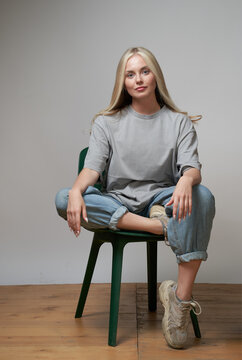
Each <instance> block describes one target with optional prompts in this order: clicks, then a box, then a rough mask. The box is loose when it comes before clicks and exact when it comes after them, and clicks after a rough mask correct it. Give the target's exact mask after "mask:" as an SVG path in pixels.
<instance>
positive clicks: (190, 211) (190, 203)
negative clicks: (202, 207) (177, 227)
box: [188, 196, 192, 216]
mask: <svg viewBox="0 0 242 360" xmlns="http://www.w3.org/2000/svg"><path fill="white" fill-rule="evenodd" d="M188 207H189V210H188V211H189V213H188V214H189V216H191V213H192V197H191V196H190V197H189V205H188Z"/></svg>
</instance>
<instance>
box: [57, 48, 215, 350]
mask: <svg viewBox="0 0 242 360" xmlns="http://www.w3.org/2000/svg"><path fill="white" fill-rule="evenodd" d="M200 169H201V164H200V162H199V159H198V153H197V136H196V132H195V129H194V126H193V123H192V121H191V118H190V117H188V116H187V113H185V112H181V111H180V110H179V109H178V108H177V107H176V106H175V104H174V103H173V101H172V100H171V98H170V96H169V93H168V91H167V88H166V84H165V80H164V77H163V74H162V71H161V69H160V66H159V64H158V63H157V60H156V59H155V57H154V55H153V54H152V53H151V52H150V51H149V50H147V49H145V48H143V47H137V48H130V49H128V50H127V51H126V52H125V53H124V54H123V56H122V58H121V60H120V62H119V65H118V68H117V74H116V81H115V86H114V90H113V94H112V99H111V102H110V105H109V106H108V107H107V108H106V109H105V110H103V111H101V112H99V113H98V114H97V115H96V116H95V118H94V123H93V127H92V133H91V137H90V142H89V150H88V153H87V156H86V159H85V164H84V168H83V170H82V171H81V173H80V174H79V176H78V178H77V179H76V181H75V183H74V185H73V187H72V188H71V189H63V190H61V191H60V192H59V193H58V194H57V196H56V206H57V211H58V213H59V215H60V216H62V217H63V218H64V219H66V220H67V222H68V225H69V227H70V229H71V230H72V231H73V232H74V234H75V235H76V236H78V235H79V233H80V229H81V226H83V227H84V228H86V229H89V230H92V229H97V228H99V229H100V228H110V229H113V230H116V231H119V230H120V229H125V230H140V231H146V232H150V233H154V234H163V235H164V236H165V240H166V243H167V244H169V245H170V246H171V249H172V250H173V252H174V253H175V255H176V258H177V262H178V281H177V283H176V282H174V281H171V280H169V281H164V282H163V283H162V284H161V286H160V288H159V294H160V299H161V302H162V303H163V305H164V308H165V314H164V317H163V320H162V329H163V333H164V336H165V338H166V341H167V343H168V344H169V345H170V346H172V347H173V348H182V347H184V345H185V343H186V339H187V327H188V321H189V312H190V310H191V308H194V307H195V306H196V305H198V306H199V304H198V303H196V302H195V301H194V300H193V299H192V286H193V283H194V280H195V277H196V274H197V272H198V269H199V267H200V264H201V262H202V260H204V261H205V260H206V259H207V251H206V250H207V245H208V241H209V237H210V232H211V228H212V221H213V218H214V214H215V202H214V197H213V195H212V194H211V192H210V191H209V190H208V189H207V188H206V187H204V186H203V185H200V182H201V173H200ZM98 179H100V181H101V183H102V188H103V190H102V192H100V191H99V190H98V189H96V188H94V187H93V185H94V184H95V183H96V182H97V181H98ZM199 308H200V306H199ZM194 311H195V310H194Z"/></svg>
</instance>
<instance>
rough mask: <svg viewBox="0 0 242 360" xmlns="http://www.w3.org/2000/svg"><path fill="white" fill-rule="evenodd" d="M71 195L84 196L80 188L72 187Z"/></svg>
mask: <svg viewBox="0 0 242 360" xmlns="http://www.w3.org/2000/svg"><path fill="white" fill-rule="evenodd" d="M69 195H82V191H81V189H80V188H77V187H72V188H71V189H70V190H69Z"/></svg>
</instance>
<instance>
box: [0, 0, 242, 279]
mask: <svg viewBox="0 0 242 360" xmlns="http://www.w3.org/2000/svg"><path fill="white" fill-rule="evenodd" d="M0 4H1V5H0V49H1V54H0V101H1V104H0V112H1V113H0V115H1V123H0V124H1V125H0V126H1V128H0V134H1V135H0V136H1V141H0V156H1V178H0V189H1V210H0V211H1V214H0V221H1V228H0V283H1V284H39V283H76V282H82V280H83V274H84V270H85V266H86V262H87V257H88V253H89V249H90V246H91V239H92V233H90V232H87V231H86V230H83V231H82V233H81V236H79V238H78V239H76V238H75V236H74V235H73V234H72V233H70V231H69V229H68V227H67V225H66V223H65V221H64V220H63V219H61V218H60V217H58V215H57V213H56V210H55V205H54V198H55V193H56V192H57V191H58V190H59V189H60V188H62V187H67V186H72V184H73V182H74V180H75V178H76V175H77V160H78V154H79V151H80V149H82V148H83V147H85V146H87V145H88V140H89V129H90V124H91V118H92V117H93V115H94V114H95V113H96V112H97V111H99V110H100V109H102V108H104V107H106V106H107V105H108V103H109V101H110V96H111V93H112V88H113V84H114V77H115V71H116V66H117V63H118V61H119V59H120V57H121V55H122V53H123V52H124V51H125V50H126V49H127V48H128V47H130V46H144V47H147V48H148V49H150V50H151V51H152V52H153V53H154V54H155V56H156V57H157V59H158V61H159V63H160V65H161V68H162V69H163V72H164V76H165V79H166V83H167V86H168V90H169V92H170V94H171V96H172V98H173V100H174V102H175V103H176V104H177V106H178V107H180V108H181V109H182V110H185V111H188V112H189V114H191V115H195V114H202V115H203V119H202V120H201V121H200V123H199V125H198V126H197V132H198V137H199V154H200V161H201V163H202V165H203V168H202V176H203V181H202V183H203V184H204V185H205V186H207V187H208V188H209V189H210V190H211V191H212V192H213V193H214V195H215V198H216V217H215V220H214V226H213V231H212V235H211V240H210V244H209V248H208V254H209V257H208V260H207V262H205V263H203V265H202V267H201V269H200V272H199V274H198V277H197V282H225V283H227V282H228V283H238V282H241V250H242V249H241V228H240V225H241V209H240V201H241V188H240V184H241V181H242V174H241V145H239V143H240V138H241V130H242V125H241V124H242V122H241V98H242V91H241V84H242V82H241V64H242V59H241V47H240V44H241V43H240V36H241V33H242V25H241V24H242V19H241V12H242V3H241V1H234V0H227V1H225V0H224V1H223V0H218V1H217V0H213V1H210V0H203V1H196V0H195V1H194V0H172V1H168V0H167V1H166V0H150V1H148V2H147V1H144V0H133V1H132V0H122V1H115V0H102V1H99V0H90V1H87V0H86V1H81V0H66V1H64V0H41V1H39V0H5V1H4V0H2V1H0ZM145 250H146V249H145V245H144V244H137V245H136V244H129V245H128V246H127V248H126V249H125V253H124V265H123V277H122V280H123V281H124V282H144V281H146V253H145ZM134 260H135V261H134ZM158 263H159V269H158V280H159V281H162V280H164V279H170V278H171V279H176V272H177V266H176V259H175V256H174V255H173V253H172V252H171V250H170V249H169V248H168V247H166V246H165V245H164V244H163V243H160V244H159V253H158ZM110 275H111V248H110V246H109V245H108V244H105V245H103V247H102V248H101V251H100V255H99V259H98V262H97V267H96V271H95V274H94V277H93V282H109V281H110Z"/></svg>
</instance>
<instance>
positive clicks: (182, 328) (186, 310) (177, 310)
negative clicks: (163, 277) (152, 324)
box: [159, 280, 202, 349]
mask: <svg viewBox="0 0 242 360" xmlns="http://www.w3.org/2000/svg"><path fill="white" fill-rule="evenodd" d="M176 286H177V284H176V283H175V282H174V281H172V280H167V281H164V282H163V283H162V284H161V285H160V288H159V295H160V301H161V302H162V304H163V306H164V308H165V314H164V317H163V319H162V331H163V334H164V336H165V339H166V341H167V343H168V345H170V346H171V347H173V348H175V349H181V348H183V347H184V346H185V344H186V341H187V328H188V324H189V319H190V310H191V309H192V310H193V311H194V313H195V314H196V315H200V314H201V312H202V311H201V307H200V305H199V304H198V302H196V301H194V300H193V299H192V300H191V301H181V300H178V298H177V296H176V293H175V291H176ZM196 306H197V307H198V308H199V312H198V313H197V312H195V308H196Z"/></svg>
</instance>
